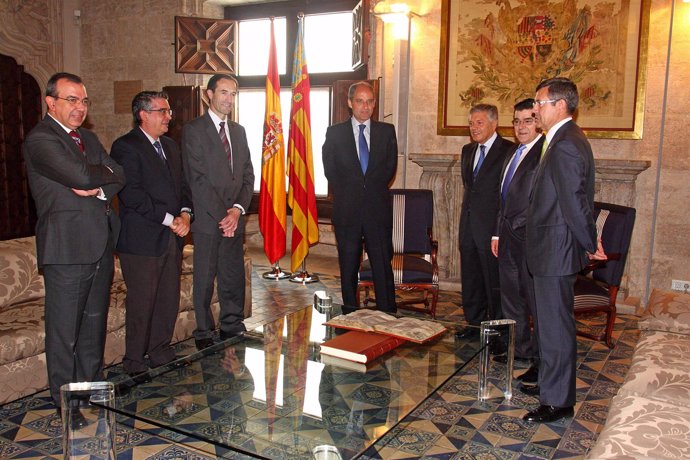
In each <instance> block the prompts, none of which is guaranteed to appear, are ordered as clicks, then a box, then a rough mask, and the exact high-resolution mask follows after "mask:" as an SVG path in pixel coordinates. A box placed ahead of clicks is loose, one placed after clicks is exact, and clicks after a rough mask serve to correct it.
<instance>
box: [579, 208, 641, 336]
mask: <svg viewBox="0 0 690 460" xmlns="http://www.w3.org/2000/svg"><path fill="white" fill-rule="evenodd" d="M594 208H595V215H594V217H595V219H596V222H597V234H598V235H599V236H600V238H601V242H602V246H603V247H604V252H605V253H606V255H607V256H608V260H604V261H592V263H590V264H589V265H588V266H587V267H585V269H584V270H583V271H582V272H581V273H580V274H579V275H578V277H577V280H576V282H575V316H580V315H588V314H592V313H605V314H606V325H605V327H604V330H603V331H602V332H601V333H600V334H593V333H588V332H585V331H580V330H578V335H581V336H583V337H588V338H591V339H594V340H603V341H604V342H605V343H606V345H608V347H609V348H613V341H612V340H611V333H612V331H613V326H614V323H615V321H616V296H617V295H618V289H619V287H620V284H621V278H622V277H623V271H624V270H625V261H626V260H627V257H628V248H629V247H630V239H631V238H632V231H633V226H634V224H635V209H634V208H629V207H627V206H619V205H615V204H610V203H600V202H595V203H594Z"/></svg>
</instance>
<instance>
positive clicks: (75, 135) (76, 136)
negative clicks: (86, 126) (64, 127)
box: [69, 130, 84, 153]
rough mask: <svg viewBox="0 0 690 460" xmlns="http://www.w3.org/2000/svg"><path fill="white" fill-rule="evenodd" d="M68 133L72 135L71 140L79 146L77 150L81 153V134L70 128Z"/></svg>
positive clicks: (82, 151) (82, 146)
mask: <svg viewBox="0 0 690 460" xmlns="http://www.w3.org/2000/svg"><path fill="white" fill-rule="evenodd" d="M69 135H70V136H71V137H72V140H74V142H75V143H76V144H77V145H78V146H79V150H81V153H84V143H83V142H82V141H81V136H80V135H79V133H78V132H76V131H74V130H72V131H70V132H69Z"/></svg>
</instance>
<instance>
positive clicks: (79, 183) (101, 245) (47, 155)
mask: <svg viewBox="0 0 690 460" xmlns="http://www.w3.org/2000/svg"><path fill="white" fill-rule="evenodd" d="M77 131H78V132H79V135H80V136H81V138H82V143H83V145H84V148H85V153H84V154H82V153H81V151H80V150H79V147H78V146H77V144H76V143H75V142H74V140H73V139H72V138H71V137H70V136H69V134H67V133H66V132H65V130H64V129H63V128H62V127H61V126H60V125H59V124H58V123H57V122H56V121H55V120H54V119H53V118H51V117H50V116H48V115H46V116H45V117H44V118H43V120H41V122H39V123H38V124H37V125H36V126H35V127H34V129H32V130H31V132H30V133H29V135H28V136H27V137H26V140H25V141H24V145H23V150H24V159H25V161H26V169H27V173H28V176H29V184H30V186H31V193H32V194H33V197H34V200H35V202H36V211H37V213H38V222H37V224H36V247H37V251H36V252H37V257H38V264H39V266H42V265H44V264H70V265H71V264H91V263H95V262H96V261H98V260H99V259H100V258H101V256H102V255H103V252H104V251H105V247H106V244H107V242H108V238H111V237H112V244H113V245H114V244H115V242H116V241H117V235H118V232H119V223H120V221H119V219H118V217H117V215H116V214H115V213H114V212H110V211H109V209H110V208H109V206H110V201H112V199H113V197H114V196H115V194H116V193H117V192H118V191H119V190H120V189H121V188H122V186H123V185H124V184H125V175H124V172H123V170H122V167H121V166H120V165H119V164H118V163H117V162H116V161H115V160H113V159H112V158H110V156H108V154H107V153H106V151H105V149H104V148H103V145H101V143H100V141H99V140H98V138H97V137H96V135H95V134H93V133H92V132H91V131H89V130H87V129H84V128H79V129H78V130H77ZM84 155H86V157H84ZM98 187H101V188H102V189H103V191H104V192H105V195H106V197H107V201H103V200H100V199H98V198H96V197H81V196H77V195H76V194H75V193H74V192H73V191H72V190H71V189H72V188H75V189H80V190H90V189H94V188H98Z"/></svg>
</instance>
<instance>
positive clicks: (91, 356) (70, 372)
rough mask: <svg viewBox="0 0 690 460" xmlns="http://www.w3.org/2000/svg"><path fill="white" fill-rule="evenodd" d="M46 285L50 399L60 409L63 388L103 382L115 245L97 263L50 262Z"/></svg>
mask: <svg viewBox="0 0 690 460" xmlns="http://www.w3.org/2000/svg"><path fill="white" fill-rule="evenodd" d="M42 269H43V278H44V281H45V289H46V298H45V331H46V339H45V346H46V364H47V367H48V382H49V385H50V395H51V396H52V398H53V401H54V402H55V404H56V405H57V406H59V405H60V387H61V386H62V385H64V384H66V383H72V382H93V381H97V380H101V379H102V377H103V376H102V371H103V350H104V348H105V333H106V323H107V319H108V306H109V304H110V285H111V283H112V279H113V252H112V245H111V244H110V242H108V244H107V245H106V248H105V252H104V253H103V256H101V258H100V260H98V261H97V262H96V263H93V264H83V265H77V264H70V265H57V264H48V265H44V266H43V267H42Z"/></svg>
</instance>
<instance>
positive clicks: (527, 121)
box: [513, 118, 535, 126]
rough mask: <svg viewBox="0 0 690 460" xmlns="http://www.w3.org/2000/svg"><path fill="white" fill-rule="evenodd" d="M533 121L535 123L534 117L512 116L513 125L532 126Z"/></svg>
mask: <svg viewBox="0 0 690 460" xmlns="http://www.w3.org/2000/svg"><path fill="white" fill-rule="evenodd" d="M534 123H535V120H534V118H525V119H524V120H520V119H519V118H513V126H520V125H525V126H532V125H533V124H534Z"/></svg>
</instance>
